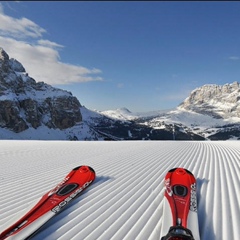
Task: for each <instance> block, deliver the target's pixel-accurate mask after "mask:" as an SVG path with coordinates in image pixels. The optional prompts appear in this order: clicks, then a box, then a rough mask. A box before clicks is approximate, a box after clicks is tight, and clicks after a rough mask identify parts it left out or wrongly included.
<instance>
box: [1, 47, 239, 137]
mask: <svg viewBox="0 0 240 240" xmlns="http://www.w3.org/2000/svg"><path fill="white" fill-rule="evenodd" d="M0 139H36V140H229V139H238V140H240V84H239V83H238V82H234V83H231V84H225V85H223V86H218V85H204V86H202V87H200V88H197V89H195V90H193V91H192V93H191V94H190V96H189V97H188V98H186V99H185V101H184V102H183V103H181V104H180V105H179V106H178V107H177V108H176V109H172V110H168V111H157V112H151V113H132V112H131V111H129V110H128V109H127V108H121V109H117V110H109V111H104V112H99V111H91V110H89V109H87V108H85V107H83V106H81V104H80V102H79V100H78V99H77V98H76V97H74V96H73V95H72V94H71V92H68V91H65V90H61V89H58V88H54V87H52V86H50V85H48V84H46V83H44V82H36V81H35V80H34V79H33V78H31V77H30V76H28V74H27V73H26V71H25V69H24V67H23V66H22V64H21V63H20V62H18V61H17V60H16V59H12V58H11V59H10V58H9V56H8V54H7V53H6V52H5V51H4V50H3V49H2V48H0Z"/></svg>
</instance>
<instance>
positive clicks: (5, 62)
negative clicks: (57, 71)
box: [0, 48, 82, 132]
mask: <svg viewBox="0 0 240 240" xmlns="http://www.w3.org/2000/svg"><path fill="white" fill-rule="evenodd" d="M80 107H81V104H80V103H79V101H78V100H77V98H76V97H74V96H72V94H71V93H70V92H67V91H64V90H61V89H57V88H54V87H52V86H50V85H48V84H45V83H43V82H36V81H35V80H34V79H33V78H31V77H29V76H28V74H27V73H26V72H25V69H24V67H23V66H22V64H21V63H20V62H18V61H17V60H15V59H9V56H8V54H7V53H6V52H5V51H4V50H3V49H2V48H0V127H4V128H8V129H10V130H12V131H14V132H22V131H24V130H26V129H28V128H29V127H33V128H35V129H36V128H38V127H39V126H41V125H46V126H48V127H49V128H59V129H66V128H69V127H72V126H74V125H75V124H76V123H78V122H80V121H82V115H81V112H80V109H79V108H80Z"/></svg>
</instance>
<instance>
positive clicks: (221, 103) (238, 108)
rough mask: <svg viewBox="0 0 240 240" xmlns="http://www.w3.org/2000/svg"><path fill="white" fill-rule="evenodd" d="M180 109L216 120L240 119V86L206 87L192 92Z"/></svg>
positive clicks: (236, 83)
mask: <svg viewBox="0 0 240 240" xmlns="http://www.w3.org/2000/svg"><path fill="white" fill-rule="evenodd" d="M179 107H181V108H184V109H186V110H192V111H195V112H197V113H201V114H206V115H210V116H213V117H215V118H229V117H240V84H239V83H238V82H234V83H231V84H225V85H223V86H219V85H204V86H202V87H200V88H197V89H195V90H194V91H192V93H191V94H190V96H189V97H188V98H187V99H186V100H185V101H184V102H183V103H182V104H180V106H179Z"/></svg>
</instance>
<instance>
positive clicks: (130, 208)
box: [0, 140, 240, 240]
mask: <svg viewBox="0 0 240 240" xmlns="http://www.w3.org/2000/svg"><path fill="white" fill-rule="evenodd" d="M0 156H1V158H0V166H1V168H0V232H2V231H3V230H4V228H5V227H4V226H6V224H7V223H9V222H8V221H13V220H14V218H15V220H17V219H16V218H17V216H16V214H17V213H19V212H20V211H21V210H22V209H24V208H26V207H27V206H28V205H29V204H31V203H33V202H35V201H36V200H37V199H39V198H40V197H41V196H42V195H43V194H44V193H46V192H47V191H49V190H50V189H51V188H53V187H54V186H55V185H56V184H58V183H59V182H60V181H61V180H62V179H63V178H64V177H65V176H66V174H67V173H68V172H69V171H70V170H71V169H72V168H74V167H76V166H79V165H85V164H86V165H90V166H91V167H93V168H94V169H95V171H96V174H97V177H96V180H95V182H94V183H93V184H92V185H91V186H90V187H89V188H88V189H87V190H86V191H84V192H83V193H82V195H80V196H79V197H78V198H76V199H75V200H73V201H72V202H71V203H70V204H69V205H68V206H67V207H66V208H65V209H64V210H63V211H62V212H61V213H59V214H58V215H56V216H55V217H54V218H52V219H51V220H50V221H49V222H48V223H47V224H46V225H45V226H44V227H43V228H42V229H41V230H40V232H39V233H38V234H37V235H36V236H35V237H34V238H33V239H39V240H40V239H41V240H43V239H45V240H46V239H48V240H55V239H61V240H70V239H73V240H83V239H84V240H85V239H86V240H94V239H98V240H110V239H111V240H159V239H160V232H161V226H162V221H163V219H162V211H163V209H162V208H163V194H164V189H163V188H164V187H163V178H164V176H165V174H166V172H167V171H168V170H169V169H171V168H174V167H184V168H187V169H189V170H190V171H192V173H193V174H194V175H195V177H196V178H197V197H198V218H199V231H200V236H201V239H202V240H209V239H211V240H213V239H216V240H226V239H231V240H238V239H239V236H240V228H239V222H240V206H239V203H240V180H239V176H240V164H239V163H240V143H239V141H227V142H208V141H206V142H184V141H179V142H174V141H129V142H127V141H121V142H70V141H15V140H13V141H7V140H5V141H0ZM20 213H21V212H20ZM11 219H12V220H11Z"/></svg>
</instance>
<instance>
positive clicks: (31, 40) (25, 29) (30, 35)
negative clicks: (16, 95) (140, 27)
mask: <svg viewBox="0 0 240 240" xmlns="http://www.w3.org/2000/svg"><path fill="white" fill-rule="evenodd" d="M44 33H46V30H45V29H43V28H41V27H40V26H38V25H37V24H36V23H34V22H32V21H31V20H29V19H27V18H21V19H15V18H12V17H9V16H7V15H5V14H4V12H3V7H2V5H1V4H0V47H2V48H3V49H4V50H5V51H6V52H7V54H8V55H9V57H10V58H15V59H17V60H18V61H19V62H21V63H22V64H23V66H24V68H25V69H26V72H28V73H29V76H31V77H32V78H34V79H35V80H36V81H44V82H46V83H49V84H69V83H78V82H89V81H102V80H103V79H102V77H99V76H96V74H100V73H101V72H102V71H101V70H99V69H96V68H93V69H88V68H86V67H82V66H77V65H73V64H68V63H63V62H61V61H60V55H59V51H58V50H59V48H63V47H64V46H62V45H61V44H58V43H55V42H52V41H49V40H47V39H43V38H42V37H43V34H44Z"/></svg>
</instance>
